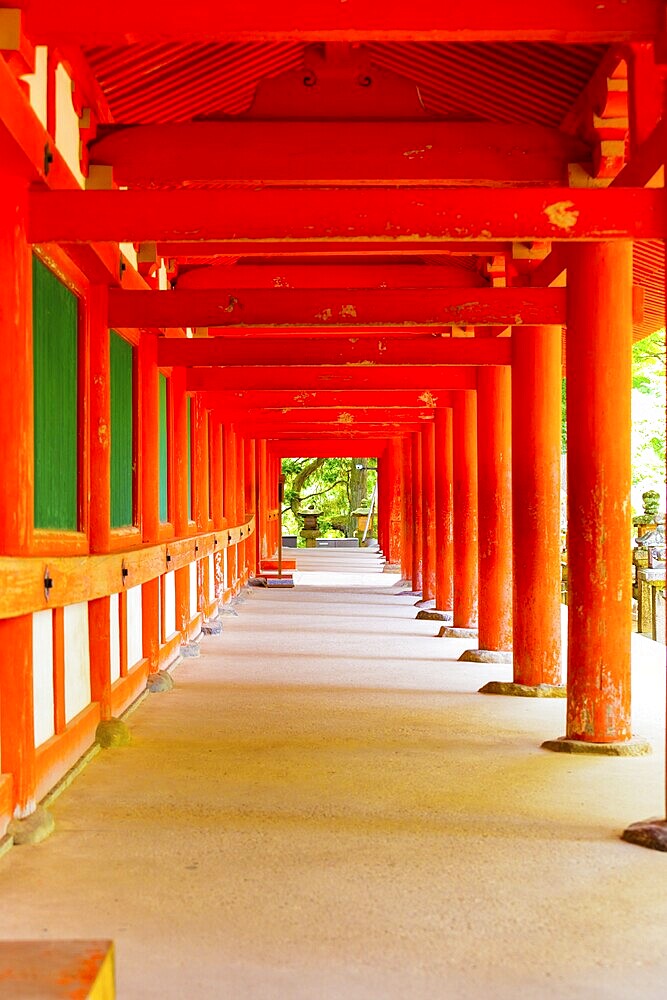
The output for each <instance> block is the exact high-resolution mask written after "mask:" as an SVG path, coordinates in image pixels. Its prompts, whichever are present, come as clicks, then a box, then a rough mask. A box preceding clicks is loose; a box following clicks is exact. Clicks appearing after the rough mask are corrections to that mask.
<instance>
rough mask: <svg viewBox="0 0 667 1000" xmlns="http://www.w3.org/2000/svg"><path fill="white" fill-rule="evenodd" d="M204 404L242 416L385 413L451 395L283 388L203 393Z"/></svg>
mask: <svg viewBox="0 0 667 1000" xmlns="http://www.w3.org/2000/svg"><path fill="white" fill-rule="evenodd" d="M202 399H203V401H204V405H205V406H207V407H208V408H209V409H213V408H221V409H226V410H230V411H232V412H234V411H237V410H238V411H239V412H240V413H241V414H243V413H244V412H246V411H248V410H257V409H260V410H264V411H266V412H267V413H270V412H271V411H272V410H278V411H280V412H285V411H286V410H289V411H290V412H291V413H301V412H304V411H309V412H311V413H313V414H317V413H318V411H319V410H321V409H330V408H332V407H337V408H338V409H344V410H345V409H348V410H349V409H351V410H355V409H359V408H362V409H366V410H372V409H375V408H378V409H382V410H388V409H391V408H395V407H399V408H400V409H408V408H413V409H424V408H425V407H434V406H435V405H436V403H440V405H441V406H449V405H451V399H450V393H449V392H448V391H444V392H442V391H439V392H437V393H432V392H430V391H422V392H419V390H418V389H411V390H401V389H348V390H347V391H339V392H335V391H332V390H328V389H317V390H315V391H312V392H307V391H304V390H301V391H296V392H295V391H285V390H282V389H274V390H270V389H260V390H250V391H248V392H230V391H226V392H215V391H213V392H205V393H204V394H203V395H202Z"/></svg>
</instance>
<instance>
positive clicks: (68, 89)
mask: <svg viewBox="0 0 667 1000" xmlns="http://www.w3.org/2000/svg"><path fill="white" fill-rule="evenodd" d="M55 138H56V145H57V147H58V151H59V153H61V155H62V157H63V158H64V160H65V162H66V163H67V166H68V167H69V168H70V170H71V171H72V173H73V174H74V176H75V177H76V179H77V180H78V182H79V184H80V185H81V186H82V187H83V184H84V177H83V174H82V173H81V168H80V164H79V141H80V139H79V119H78V116H77V113H76V111H75V110H74V106H73V104H72V80H71V78H70V76H69V73H68V72H67V70H66V69H65V67H64V66H58V68H57V69H56V137H55Z"/></svg>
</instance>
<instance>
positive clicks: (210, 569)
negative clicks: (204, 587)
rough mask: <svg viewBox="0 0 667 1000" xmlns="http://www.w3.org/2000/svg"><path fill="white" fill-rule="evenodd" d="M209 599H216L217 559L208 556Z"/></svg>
mask: <svg viewBox="0 0 667 1000" xmlns="http://www.w3.org/2000/svg"><path fill="white" fill-rule="evenodd" d="M208 599H209V601H213V600H215V559H214V558H213V556H209V557H208Z"/></svg>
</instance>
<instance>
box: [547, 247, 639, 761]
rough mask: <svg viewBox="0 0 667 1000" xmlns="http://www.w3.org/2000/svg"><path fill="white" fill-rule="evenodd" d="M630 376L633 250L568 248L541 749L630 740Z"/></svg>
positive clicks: (600, 748) (602, 747)
mask: <svg viewBox="0 0 667 1000" xmlns="http://www.w3.org/2000/svg"><path fill="white" fill-rule="evenodd" d="M631 374H632V244H631V243H623V242H615V243H582V244H577V245H576V246H573V247H572V248H571V249H570V255H569V260H568V311H567V425H568V453H567V468H568V476H567V479H568V483H567V486H568V612H569V613H568V622H569V629H568V632H569V634H568V665H567V685H568V690H567V730H566V738H565V739H563V740H555V741H549V742H548V743H547V744H545V745H546V746H547V747H548V748H549V749H559V750H571V749H578V748H579V747H580V746H581V744H590V745H591V746H590V747H588V749H589V750H597V752H602V753H605V752H606V753H608V752H609V751H610V745H613V744H628V743H629V741H630V739H631V736H632V731H631V721H630V638H631V627H632V625H631V607H630V605H631V596H632V591H631V578H630V554H629V544H630V543H629V539H630V538H631V529H632V522H631V519H630V518H631V508H630V484H631V463H630V454H631V452H630V432H631V415H630V398H631V388H632V380H631ZM646 748H647V745H646V744H644V743H643V742H642V743H641V744H640V743H639V741H636V743H635V746H633V747H632V750H633V752H634V753H637V752H638V751H640V750H641V749H646ZM626 751H627V747H626ZM611 752H613V753H618V752H619V747H618V746H616V747H612V751H611Z"/></svg>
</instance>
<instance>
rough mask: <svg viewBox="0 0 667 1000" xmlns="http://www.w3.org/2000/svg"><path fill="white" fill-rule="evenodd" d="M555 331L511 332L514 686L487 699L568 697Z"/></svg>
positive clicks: (492, 688)
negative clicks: (538, 693) (563, 680)
mask: <svg viewBox="0 0 667 1000" xmlns="http://www.w3.org/2000/svg"><path fill="white" fill-rule="evenodd" d="M561 337H562V331H561V328H560V327H559V326H536V327H515V328H514V331H513V333H512V519H513V523H514V525H516V529H517V530H516V532H515V533H514V608H513V651H514V683H512V684H504V683H502V682H495V681H492V682H491V684H487V685H486V686H485V687H484V688H482V691H486V692H487V693H491V694H517V695H534V694H535V691H534V689H535V687H537V686H538V685H539V686H540V688H541V693H542V694H547V693H549V694H552V695H555V696H562V697H564V696H565V689H564V688H563V687H560V682H561V665H560V658H561V657H560V654H561V637H560V421H561V374H562V359H561Z"/></svg>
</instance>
